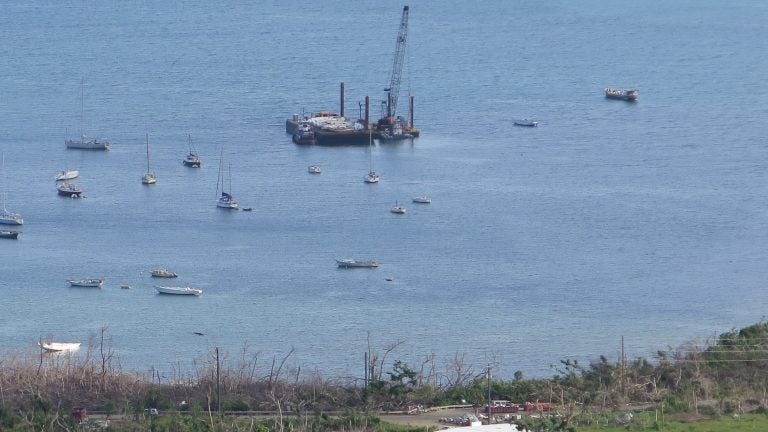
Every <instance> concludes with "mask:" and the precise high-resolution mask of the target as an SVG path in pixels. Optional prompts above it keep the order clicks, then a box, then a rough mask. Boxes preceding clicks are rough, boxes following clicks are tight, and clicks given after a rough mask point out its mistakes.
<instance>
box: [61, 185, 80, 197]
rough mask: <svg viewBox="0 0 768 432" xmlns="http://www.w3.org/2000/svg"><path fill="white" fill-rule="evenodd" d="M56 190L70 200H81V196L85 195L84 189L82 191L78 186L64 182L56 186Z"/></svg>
mask: <svg viewBox="0 0 768 432" xmlns="http://www.w3.org/2000/svg"><path fill="white" fill-rule="evenodd" d="M56 190H58V192H59V195H61V196H68V197H70V198H80V196H81V195H82V194H83V191H82V189H80V188H79V187H78V186H77V185H76V184H74V183H69V182H64V183H61V184H59V185H58V186H56Z"/></svg>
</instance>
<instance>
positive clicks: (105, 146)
mask: <svg viewBox="0 0 768 432" xmlns="http://www.w3.org/2000/svg"><path fill="white" fill-rule="evenodd" d="M64 144H65V145H66V146H67V148H68V149H81V150H109V147H110V145H111V144H110V142H109V141H101V140H97V139H92V140H89V141H85V140H80V141H75V140H66V141H64Z"/></svg>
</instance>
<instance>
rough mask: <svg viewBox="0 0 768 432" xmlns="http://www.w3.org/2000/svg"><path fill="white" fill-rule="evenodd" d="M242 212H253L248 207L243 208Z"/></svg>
mask: <svg viewBox="0 0 768 432" xmlns="http://www.w3.org/2000/svg"><path fill="white" fill-rule="evenodd" d="M243 211H253V209H252V208H250V207H243Z"/></svg>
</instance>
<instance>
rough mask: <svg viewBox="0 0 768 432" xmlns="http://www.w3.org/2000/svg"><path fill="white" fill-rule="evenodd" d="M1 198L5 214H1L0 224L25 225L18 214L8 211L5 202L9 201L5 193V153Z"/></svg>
mask: <svg viewBox="0 0 768 432" xmlns="http://www.w3.org/2000/svg"><path fill="white" fill-rule="evenodd" d="M0 198H1V199H2V201H3V212H2V213H0V224H3V225H23V224H24V219H23V218H22V217H21V215H20V214H18V213H13V212H11V211H8V209H7V208H6V207H5V201H6V199H7V197H6V193H5V153H3V184H2V196H0Z"/></svg>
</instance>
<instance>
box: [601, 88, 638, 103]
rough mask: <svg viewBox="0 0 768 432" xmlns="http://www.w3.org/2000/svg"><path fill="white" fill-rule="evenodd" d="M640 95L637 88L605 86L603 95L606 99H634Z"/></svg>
mask: <svg viewBox="0 0 768 432" xmlns="http://www.w3.org/2000/svg"><path fill="white" fill-rule="evenodd" d="M639 96H640V91H639V90H637V89H620V88H616V87H606V88H605V97H606V98H608V99H620V100H625V101H630V102H631V101H636V100H637V98H638V97H639Z"/></svg>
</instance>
